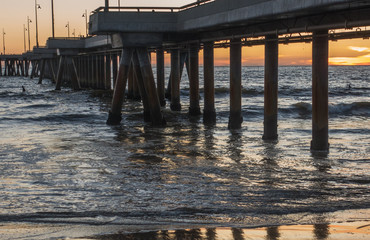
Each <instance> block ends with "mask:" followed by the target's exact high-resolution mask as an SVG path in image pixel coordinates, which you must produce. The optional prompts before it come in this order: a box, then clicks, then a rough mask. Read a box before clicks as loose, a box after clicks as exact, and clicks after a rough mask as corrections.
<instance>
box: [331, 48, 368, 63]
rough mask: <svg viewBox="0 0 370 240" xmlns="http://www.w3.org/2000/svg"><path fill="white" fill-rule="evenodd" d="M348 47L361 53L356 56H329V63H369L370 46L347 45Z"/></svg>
mask: <svg viewBox="0 0 370 240" xmlns="http://www.w3.org/2000/svg"><path fill="white" fill-rule="evenodd" d="M348 49H349V50H351V51H354V52H359V53H361V55H360V56H356V57H331V58H329V63H330V64H331V65H370V47H357V46H348Z"/></svg>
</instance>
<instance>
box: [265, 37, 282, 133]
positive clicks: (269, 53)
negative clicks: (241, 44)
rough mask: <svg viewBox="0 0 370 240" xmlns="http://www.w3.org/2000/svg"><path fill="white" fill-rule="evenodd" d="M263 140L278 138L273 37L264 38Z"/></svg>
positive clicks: (276, 55) (276, 62)
mask: <svg viewBox="0 0 370 240" xmlns="http://www.w3.org/2000/svg"><path fill="white" fill-rule="evenodd" d="M265 41H266V42H265V88H264V99H265V100H264V134H263V137H262V138H263V139H264V140H276V139H277V138H278V132H277V126H278V124H277V123H278V66H279V42H278V38H277V36H275V35H271V36H266V38H265Z"/></svg>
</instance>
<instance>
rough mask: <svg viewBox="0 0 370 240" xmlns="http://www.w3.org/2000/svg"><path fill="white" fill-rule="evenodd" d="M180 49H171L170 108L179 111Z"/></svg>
mask: <svg viewBox="0 0 370 240" xmlns="http://www.w3.org/2000/svg"><path fill="white" fill-rule="evenodd" d="M180 78H181V76H180V51H179V50H178V49H174V50H172V51H171V110H172V111H181V103H180Z"/></svg>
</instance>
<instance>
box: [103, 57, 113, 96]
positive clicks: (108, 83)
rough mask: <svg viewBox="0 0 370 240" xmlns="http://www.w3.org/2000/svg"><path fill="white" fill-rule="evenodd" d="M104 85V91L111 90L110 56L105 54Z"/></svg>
mask: <svg viewBox="0 0 370 240" xmlns="http://www.w3.org/2000/svg"><path fill="white" fill-rule="evenodd" d="M104 73H105V74H104V77H105V83H104V89H111V88H112V86H111V76H112V74H111V55H110V54H106V55H105V72H104Z"/></svg>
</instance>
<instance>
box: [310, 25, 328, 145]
mask: <svg viewBox="0 0 370 240" xmlns="http://www.w3.org/2000/svg"><path fill="white" fill-rule="evenodd" d="M328 58H329V42H328V31H327V30H324V31H316V32H313V42H312V142H311V150H312V151H328V150H329V133H328V132H329V113H328V112H329V110H328V109H329V107H328V102H329V99H328V98H329V95H328Z"/></svg>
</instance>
